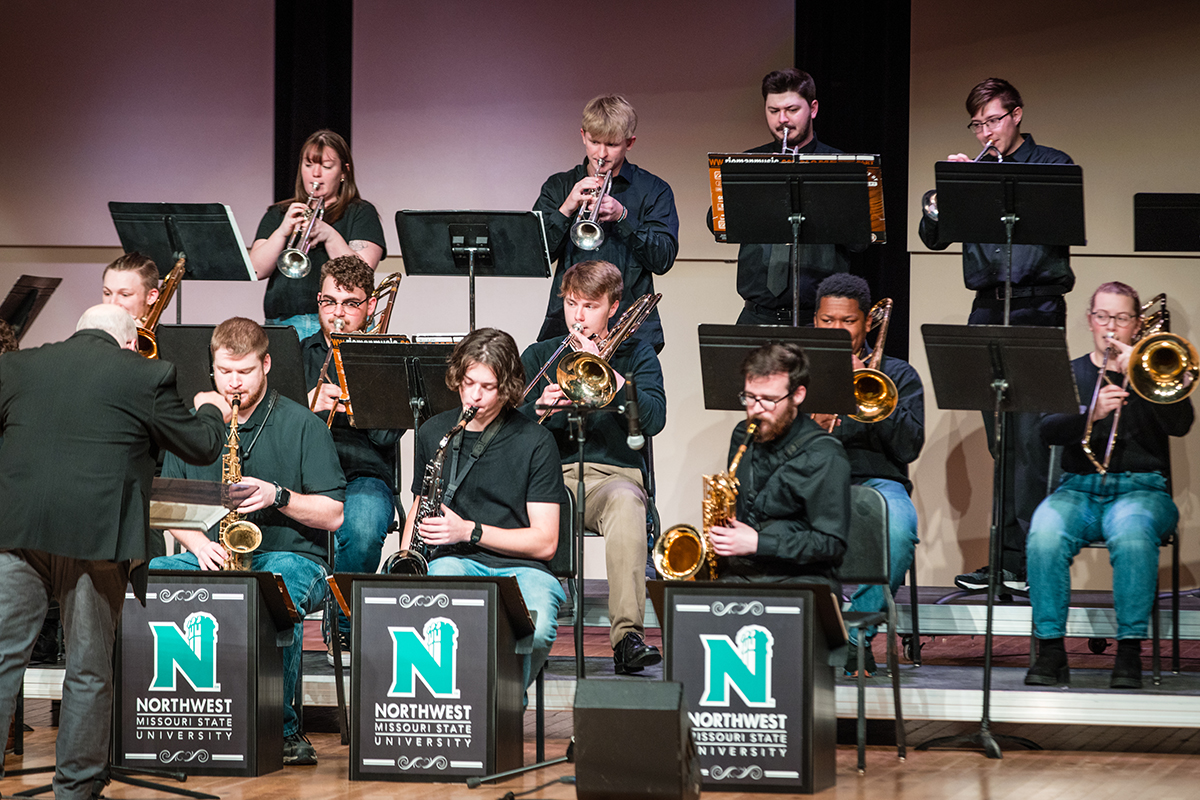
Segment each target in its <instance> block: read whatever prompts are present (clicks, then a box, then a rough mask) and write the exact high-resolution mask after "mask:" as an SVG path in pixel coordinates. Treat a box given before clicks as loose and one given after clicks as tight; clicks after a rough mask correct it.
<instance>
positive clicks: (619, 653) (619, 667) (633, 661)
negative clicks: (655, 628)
mask: <svg viewBox="0 0 1200 800" xmlns="http://www.w3.org/2000/svg"><path fill="white" fill-rule="evenodd" d="M660 661H662V653H660V652H658V648H657V647H655V646H654V645H652V644H646V642H645V640H644V639H642V637H641V635H640V634H637V633H634V632H633V631H630V632H629V633H627V634H625V638H624V639H622V640H621V641H620V642H618V643H617V646H616V647H614V648H613V670H614V671H615V672H616V673H617V674H618V675H630V674H632V673H634V672H641V671H642V670H644V669H645V668H646V667H651V666H654V665H655V664H657V663H658V662H660Z"/></svg>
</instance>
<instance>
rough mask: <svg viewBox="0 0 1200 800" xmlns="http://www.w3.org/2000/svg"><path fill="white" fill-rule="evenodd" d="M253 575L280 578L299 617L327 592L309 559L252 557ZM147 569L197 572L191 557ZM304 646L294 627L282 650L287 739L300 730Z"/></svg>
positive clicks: (320, 568)
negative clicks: (298, 692) (298, 702)
mask: <svg viewBox="0 0 1200 800" xmlns="http://www.w3.org/2000/svg"><path fill="white" fill-rule="evenodd" d="M250 568H251V569H252V570H254V571H255V572H274V573H276V574H278V575H280V576H282V577H283V583H284V585H285V586H287V590H288V594H290V595H291V596H292V603H294V604H295V606H296V610H297V611H299V612H300V616H301V617H303V616H304V615H305V614H308V613H309V612H310V611H312V610H313V609H315V608H316V607H317V606H318V605H320V603H321V601H322V600H324V599H325V592H326V591H327V588H326V584H325V574H326V573H325V568H324V567H323V566H321V565H320V564H318V563H317V562H316V561H313V560H312V559H310V558H305V557H304V556H301V555H297V554H296V553H255V554H254V555H253V557H252V558H251V560H250ZM150 569H197V570H198V569H200V563H199V562H198V561H196V557H195V556H194V555H192V554H191V553H181V554H179V555H177V556H165V557H163V558H155V559H151V561H150ZM303 645H304V625H303V624H297V625H295V626H294V631H293V635H292V643H291V644H290V645H288V646H287V647H285V648H283V653H282V655H283V735H284V737H288V736H291V735H292V734H294V733H296V732H298V731H299V730H300V718H299V717H297V716H296V709H294V708H292V700H293V699H294V698H295V696H296V681H297V679H298V678H299V676H300V654H301V649H302V647H303Z"/></svg>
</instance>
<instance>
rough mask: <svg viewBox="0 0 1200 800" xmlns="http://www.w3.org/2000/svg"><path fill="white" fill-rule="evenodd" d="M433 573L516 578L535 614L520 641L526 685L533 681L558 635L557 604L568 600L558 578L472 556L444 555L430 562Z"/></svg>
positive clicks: (430, 571) (519, 650)
mask: <svg viewBox="0 0 1200 800" xmlns="http://www.w3.org/2000/svg"><path fill="white" fill-rule="evenodd" d="M429 574H430V575H469V576H473V577H503V576H507V575H511V576H512V577H514V578H516V579H517V586H518V587H520V589H521V596H522V597H524V598H525V607H526V608H528V609H529V613H530V614H531V615H532V616H533V634H532V635H530V636H526V637H524V638H522V639H518V640H517V647H516V650H517V655H519V656H521V673H522V675H523V677H524V678H525V684H524V685H525V688H526V689H528V688H529V685H530V684H531V683H533V680H534V678H536V677H537V674H538V673H539V672H541V670H542V665H543V664H545V663H546V659H547V658H549V657H550V646H551V645H553V644H554V640H555V639H556V638H557V637H558V607H559V606H560V605H562V601H563V600H564V599H566V595H564V594H563V589H562V586H561V585H559V582H558V578H556V577H554V576H553V575H551V574H550V573H549V572H547V571H546V570H543V569H535V568H533V567H505V568H503V569H497V568H495V567H488V566H486V565H484V564H480V563H479V562H478V561H475V560H473V559H470V558H461V557H459V556H443V557H441V558H436V559H434V560H433V561H431V562H429Z"/></svg>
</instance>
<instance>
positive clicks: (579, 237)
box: [571, 158, 612, 250]
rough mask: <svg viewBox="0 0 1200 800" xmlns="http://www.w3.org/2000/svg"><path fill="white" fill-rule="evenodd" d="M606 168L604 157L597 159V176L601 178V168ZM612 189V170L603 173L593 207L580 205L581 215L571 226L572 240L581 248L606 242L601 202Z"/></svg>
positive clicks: (593, 248) (591, 248) (597, 245)
mask: <svg viewBox="0 0 1200 800" xmlns="http://www.w3.org/2000/svg"><path fill="white" fill-rule="evenodd" d="M602 169H604V159H603V158H598V159H596V177H597V178H601V173H600V170H602ZM611 189H612V170H611V169H610V170H608V171H607V172H605V173H604V174H603V177H602V180H601V183H600V188H599V190H597V191H596V194H595V195H594V196H593V197H592V203H591V208H590V209H587V210H585V206H580V207H579V215H578V216H577V218H576V219H575V224H574V225H572V226H571V241H572V242H573V243H574V245H575V246H576V247H578V248H579V249H580V250H595V249H596V248H597V247H599V246H600V245H602V244H604V229H603V228H601V227H600V222H599V217H600V203H601V201H603V200H604V197H605V195H607V194H608V193H609V191H610V190H611Z"/></svg>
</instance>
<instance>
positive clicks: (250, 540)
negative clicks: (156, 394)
mask: <svg viewBox="0 0 1200 800" xmlns="http://www.w3.org/2000/svg"><path fill="white" fill-rule="evenodd" d="M241 402H242V396H241V395H240V394H237V395H234V396H233V401H232V405H233V416H232V417H231V418H230V420H229V438H228V439H226V441H225V449H226V453H225V455H223V456H221V483H224V484H233V483H240V482H241V480H242V461H241V456H240V455H239V454H238V450H239V448H240V446H241V438H240V437H239V436H238V406H240V405H241ZM217 530H218V531H219V533H218V536H217V541H218V542H220V544H221V547H223V548H225V565H224V566H223V569H226V570H233V571H237V572H246V571H248V570H249V569H250V559H251V553H253V552H254V551H255V550H257V549H258V546H259V545H260V544H262V529H261V528H259V527H258V526H257V525H255V524H254V523H253V522H249V521H247V520H244V519H242V515H241V514H239V513H238V512H237V511H236V510H235V511H230V512H229V513H228V514H226V515H225V516H224V517H222V518H221V522H220V525H219V527H218V529H217Z"/></svg>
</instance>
